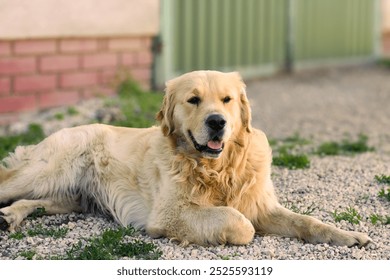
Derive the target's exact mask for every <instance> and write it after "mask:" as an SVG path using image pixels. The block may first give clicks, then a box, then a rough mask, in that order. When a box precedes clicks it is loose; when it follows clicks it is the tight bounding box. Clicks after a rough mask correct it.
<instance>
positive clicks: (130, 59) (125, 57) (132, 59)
mask: <svg viewBox="0 0 390 280" xmlns="http://www.w3.org/2000/svg"><path fill="white" fill-rule="evenodd" d="M121 65H126V66H129V67H134V66H136V65H137V54H136V53H133V52H131V53H124V54H122V55H121Z"/></svg>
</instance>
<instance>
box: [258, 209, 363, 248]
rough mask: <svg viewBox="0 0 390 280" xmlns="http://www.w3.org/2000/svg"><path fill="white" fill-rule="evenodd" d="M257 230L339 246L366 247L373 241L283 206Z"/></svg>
mask: <svg viewBox="0 0 390 280" xmlns="http://www.w3.org/2000/svg"><path fill="white" fill-rule="evenodd" d="M256 230H257V231H258V232H261V233H263V234H277V235H281V236H286V237H297V238H299V239H302V240H304V241H306V242H309V243H313V244H317V243H329V244H332V245H337V246H348V247H352V246H359V247H361V246H365V245H366V244H368V243H369V242H370V241H371V239H370V238H369V237H368V236H367V235H366V234H364V233H360V232H355V231H345V230H342V229H339V228H336V227H335V226H332V225H327V224H325V223H323V222H321V221H320V220H318V219H315V218H313V217H310V216H307V215H301V214H297V213H294V212H292V211H290V210H288V209H286V208H284V207H282V206H281V205H278V206H276V207H275V208H274V209H273V210H271V211H270V213H269V215H268V216H266V217H264V218H263V219H261V221H260V222H259V224H258V226H256Z"/></svg>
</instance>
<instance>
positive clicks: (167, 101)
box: [156, 81, 175, 136]
mask: <svg viewBox="0 0 390 280" xmlns="http://www.w3.org/2000/svg"><path fill="white" fill-rule="evenodd" d="M165 85H166V88H165V95H164V99H163V103H162V106H161V109H160V111H159V112H158V113H157V115H156V119H157V120H158V121H159V122H160V124H161V129H162V132H163V134H164V135H165V136H169V135H171V134H172V133H173V132H174V131H175V125H174V122H173V110H174V91H175V90H174V86H173V83H172V81H169V82H167V83H166V84H165Z"/></svg>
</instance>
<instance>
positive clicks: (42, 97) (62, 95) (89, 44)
mask: <svg viewBox="0 0 390 280" xmlns="http://www.w3.org/2000/svg"><path fill="white" fill-rule="evenodd" d="M151 40H152V39H151V38H150V37H128V38H126V37H125V38H86V39H40V40H38V39H34V40H7V41H4V40H0V124H2V123H3V124H4V123H7V122H10V121H13V120H15V119H17V116H18V114H20V113H22V112H26V111H37V110H42V109H46V108H50V107H55V106H60V105H71V104H75V103H77V102H79V101H80V100H83V99H86V98H90V97H92V96H96V95H112V94H115V86H114V81H115V80H116V79H115V77H116V75H117V74H118V72H119V71H128V72H129V73H130V74H131V75H132V76H133V78H134V79H135V80H137V81H139V82H140V83H141V84H142V85H143V86H146V87H148V86H149V83H150V77H151V64H152V53H151V51H150V49H151Z"/></svg>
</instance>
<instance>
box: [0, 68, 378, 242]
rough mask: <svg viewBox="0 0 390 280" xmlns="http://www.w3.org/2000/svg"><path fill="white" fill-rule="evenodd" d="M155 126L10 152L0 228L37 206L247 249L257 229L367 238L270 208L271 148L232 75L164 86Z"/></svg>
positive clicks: (193, 76)
mask: <svg viewBox="0 0 390 280" xmlns="http://www.w3.org/2000/svg"><path fill="white" fill-rule="evenodd" d="M157 120H158V121H159V122H160V126H159V127H151V128H146V129H135V128H125V127H113V126H108V125H103V124H92V125H85V126H79V127H74V128H66V129H62V130H60V131H58V132H56V133H54V134H52V135H51V136H49V137H47V138H46V139H45V140H43V141H42V142H41V143H39V144H37V145H32V146H25V147H18V148H17V149H16V150H15V152H14V153H12V154H10V155H9V156H8V157H7V158H5V159H4V160H3V164H2V165H3V166H2V167H1V169H0V203H2V204H5V205H7V204H6V203H8V206H6V207H3V208H1V209H0V212H1V213H0V214H1V215H0V227H1V229H3V230H10V231H13V230H15V229H17V228H18V226H19V225H20V224H21V222H22V221H23V219H24V218H26V217H27V216H28V215H29V214H31V213H32V212H33V211H34V210H35V209H36V208H38V207H43V208H44V209H45V210H46V213H47V214H56V213H69V212H72V211H91V210H93V209H95V210H100V211H102V212H105V213H108V214H110V215H111V216H112V217H113V218H114V219H115V220H116V221H117V222H118V223H119V224H121V225H123V226H127V225H132V226H134V227H136V228H138V229H144V230H145V231H146V233H147V234H149V235H150V236H152V237H154V238H158V237H163V236H164V237H167V238H171V239H174V240H177V241H179V242H181V244H183V245H185V244H188V243H196V244H200V245H216V244H224V243H230V244H236V245H243V244H248V243H250V242H251V240H252V239H253V237H254V235H255V234H256V233H258V234H272V235H274V234H275V235H282V236H286V237H297V238H299V239H301V240H304V241H306V242H310V243H330V244H334V245H340V246H344V245H346V246H355V245H357V246H363V245H366V244H367V243H368V242H370V241H371V239H370V238H369V237H368V236H367V235H366V234H363V233H358V232H352V231H345V230H341V229H338V228H336V227H334V226H332V225H327V224H324V223H322V222H320V221H319V220H317V219H315V218H313V217H309V216H305V215H300V214H296V213H293V212H292V211H290V210H287V209H286V208H284V207H283V206H281V205H280V204H279V203H278V200H277V198H276V196H275V192H274V187H273V184H272V181H271V161H272V155H271V149H270V146H269V144H268V141H267V138H266V136H265V135H264V133H263V132H262V131H260V130H257V129H255V128H253V127H252V126H251V109H250V106H249V103H248V99H247V96H246V92H245V84H244V83H243V81H242V79H241V77H240V75H239V74H238V73H235V72H234V73H221V72H217V71H195V72H191V73H187V74H184V75H182V76H180V77H178V78H175V79H172V80H171V81H168V82H167V84H166V93H165V96H164V101H163V104H162V107H161V111H160V112H158V114H157Z"/></svg>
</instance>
